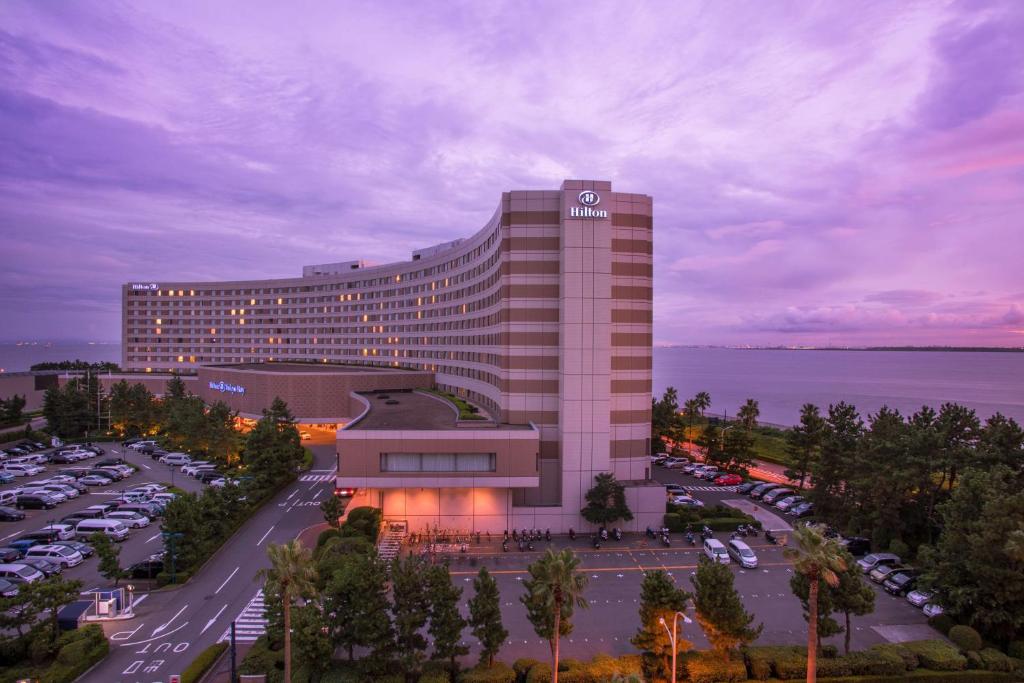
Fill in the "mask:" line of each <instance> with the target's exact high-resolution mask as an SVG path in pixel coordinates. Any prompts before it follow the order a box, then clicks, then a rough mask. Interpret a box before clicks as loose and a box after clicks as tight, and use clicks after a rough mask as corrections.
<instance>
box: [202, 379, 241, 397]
mask: <svg viewBox="0 0 1024 683" xmlns="http://www.w3.org/2000/svg"><path fill="white" fill-rule="evenodd" d="M210 388H211V389H213V390H214V391H220V392H223V393H226V394H244V393H245V387H243V386H242V385H240V384H228V383H227V382H225V381H224V380H221V381H219V382H210Z"/></svg>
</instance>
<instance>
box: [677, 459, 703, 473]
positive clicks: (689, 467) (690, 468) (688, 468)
mask: <svg viewBox="0 0 1024 683" xmlns="http://www.w3.org/2000/svg"><path fill="white" fill-rule="evenodd" d="M698 467H700V464H699V463H695V462H690V463H687V464H685V465H683V466H682V467H681V468H680V471H681V472H682V473H683V474H693V471H694V470H695V469H697V468H698Z"/></svg>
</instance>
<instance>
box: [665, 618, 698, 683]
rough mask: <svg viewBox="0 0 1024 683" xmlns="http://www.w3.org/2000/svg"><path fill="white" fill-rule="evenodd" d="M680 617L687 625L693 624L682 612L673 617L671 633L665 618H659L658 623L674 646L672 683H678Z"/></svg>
mask: <svg viewBox="0 0 1024 683" xmlns="http://www.w3.org/2000/svg"><path fill="white" fill-rule="evenodd" d="M679 617H682V618H683V621H684V622H686V623H687V624H692V623H693V620H692V619H690V617H688V616H686V615H685V614H683V613H682V612H676V613H675V614H673V615H672V630H671V631H670V630H669V628H668V624H667V623H665V617H658V623H659V624H661V625H662V626H664V627H665V632H666V633H668V640H669V642H670V643H671V644H672V683H676V624H678V623H679Z"/></svg>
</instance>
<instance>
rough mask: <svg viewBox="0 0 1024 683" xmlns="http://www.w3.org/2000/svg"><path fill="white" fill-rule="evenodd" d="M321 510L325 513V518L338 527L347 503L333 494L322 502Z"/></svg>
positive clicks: (331, 524)
mask: <svg viewBox="0 0 1024 683" xmlns="http://www.w3.org/2000/svg"><path fill="white" fill-rule="evenodd" d="M320 512H322V513H324V520H325V521H326V522H327V523H328V524H329V525H330V526H332V527H334V528H335V529H337V528H338V527H339V526H340V525H341V522H339V521H338V520H339V519H341V516H342V515H343V514H345V504H344V503H342V502H341V499H340V498H338V496H335V495H331V496H328V497H327V500H325V501H324V502H322V503H320Z"/></svg>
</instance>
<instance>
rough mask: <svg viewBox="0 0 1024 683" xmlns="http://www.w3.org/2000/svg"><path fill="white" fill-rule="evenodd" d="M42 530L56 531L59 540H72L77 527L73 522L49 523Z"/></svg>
mask: <svg viewBox="0 0 1024 683" xmlns="http://www.w3.org/2000/svg"><path fill="white" fill-rule="evenodd" d="M40 531H55V532H56V533H57V540H58V541H70V540H73V539H74V538H75V527H74V526H72V525H71V524H47V525H46V526H44V527H43V528H42V529H40Z"/></svg>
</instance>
